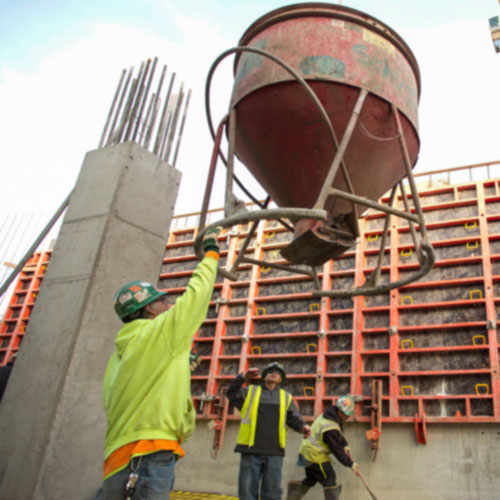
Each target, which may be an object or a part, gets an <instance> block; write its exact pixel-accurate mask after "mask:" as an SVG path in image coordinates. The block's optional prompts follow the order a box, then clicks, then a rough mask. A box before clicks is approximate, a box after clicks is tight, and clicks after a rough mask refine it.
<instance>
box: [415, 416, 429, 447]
mask: <svg viewBox="0 0 500 500" xmlns="http://www.w3.org/2000/svg"><path fill="white" fill-rule="evenodd" d="M415 433H416V434H417V443H418V444H427V425H426V422H425V413H417V414H415Z"/></svg>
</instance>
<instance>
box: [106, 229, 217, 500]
mask: <svg viewBox="0 0 500 500" xmlns="http://www.w3.org/2000/svg"><path fill="white" fill-rule="evenodd" d="M220 230H221V228H213V229H210V230H208V231H207V233H206V234H205V236H204V238H203V250H204V251H205V257H204V258H203V260H202V261H201V262H200V263H199V264H198V265H197V266H196V269H195V270H194V272H193V275H192V277H191V279H190V280H189V283H188V284H187V287H186V291H185V292H184V294H183V295H182V296H181V297H179V298H178V299H177V301H176V302H175V305H173V306H169V305H168V304H167V302H166V297H165V295H166V292H162V291H159V290H157V289H156V288H155V287H154V286H153V285H152V284H151V283H147V282H144V281H133V282H131V283H129V284H127V285H125V286H123V287H122V288H120V289H119V290H118V292H117V293H116V295H115V299H114V300H115V302H114V308H115V311H116V313H117V315H118V317H119V318H120V319H121V320H122V321H123V323H124V325H123V326H122V328H121V330H120V331H119V332H118V335H117V337H116V339H115V346H116V350H115V352H114V354H113V355H112V356H111V358H110V360H109V363H108V366H107V369H106V374H105V376H104V387H103V403H104V409H105V410H106V416H107V421H108V428H107V431H106V441H105V450H104V452H105V461H104V482H103V500H124V498H131V497H132V495H133V498H134V500H153V499H154V500H157V499H160V498H161V499H168V498H169V496H170V491H171V490H172V488H173V484H174V467H175V462H176V460H177V459H178V458H181V457H182V456H183V455H184V451H183V449H182V447H181V445H182V444H183V443H184V442H185V441H186V440H187V439H188V438H189V437H190V436H191V434H192V433H193V431H194V427H195V418H196V414H195V410H194V408H193V405H192V402H191V388H190V363H189V356H190V351H191V343H192V339H193V336H194V334H195V333H196V331H197V330H198V329H199V327H200V326H201V324H202V322H203V320H204V319H205V316H206V314H207V310H208V307H209V303H210V299H211V297H212V292H213V287H214V283H215V278H216V274H217V267H218V262H219V247H218V244H217V235H218V234H219V232H220ZM134 492H135V493H134Z"/></svg>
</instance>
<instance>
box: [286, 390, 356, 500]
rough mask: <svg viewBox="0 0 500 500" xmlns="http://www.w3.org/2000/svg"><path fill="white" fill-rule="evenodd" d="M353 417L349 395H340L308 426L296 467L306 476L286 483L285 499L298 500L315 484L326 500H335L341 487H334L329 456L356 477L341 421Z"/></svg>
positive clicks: (333, 474) (351, 401)
mask: <svg viewBox="0 0 500 500" xmlns="http://www.w3.org/2000/svg"><path fill="white" fill-rule="evenodd" d="M353 414H354V399H353V398H352V396H349V395H347V396H341V397H340V398H338V399H337V401H336V403H335V405H334V406H329V407H328V408H326V410H325V411H324V412H323V414H322V415H320V416H319V417H318V418H317V419H316V420H315V421H314V423H313V424H312V426H311V435H310V436H309V437H308V438H307V439H303V440H302V444H301V446H300V450H299V463H298V464H299V465H302V466H304V467H305V472H306V477H305V479H303V480H302V481H290V482H289V483H288V494H287V500H301V499H302V497H303V496H304V495H305V494H306V493H307V492H308V491H309V488H311V487H312V486H314V485H315V484H316V483H318V482H319V483H320V484H321V485H322V486H323V492H324V496H325V500H338V498H339V497H340V491H341V489H342V486H341V485H338V484H337V480H336V475H335V471H334V469H333V466H332V463H331V461H330V457H329V454H330V453H332V454H333V455H334V456H335V458H336V459H337V460H338V461H339V462H340V463H341V464H342V465H344V466H345V467H349V468H351V469H352V470H353V471H354V473H355V474H356V475H358V474H359V465H358V464H357V463H356V462H354V461H353V459H352V454H351V449H350V448H349V445H348V443H347V440H346V438H345V437H344V426H343V424H344V422H346V421H347V420H349V418H350V417H351V416H352V415H353Z"/></svg>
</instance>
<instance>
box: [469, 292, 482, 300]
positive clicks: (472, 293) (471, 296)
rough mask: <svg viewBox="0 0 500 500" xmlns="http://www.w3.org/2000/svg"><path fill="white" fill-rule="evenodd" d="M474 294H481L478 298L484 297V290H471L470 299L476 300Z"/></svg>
mask: <svg viewBox="0 0 500 500" xmlns="http://www.w3.org/2000/svg"><path fill="white" fill-rule="evenodd" d="M474 295H479V297H476V298H477V299H482V298H483V291H482V290H471V291H470V292H469V298H470V300H474Z"/></svg>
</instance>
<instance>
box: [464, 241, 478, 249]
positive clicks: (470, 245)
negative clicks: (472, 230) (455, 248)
mask: <svg viewBox="0 0 500 500" xmlns="http://www.w3.org/2000/svg"><path fill="white" fill-rule="evenodd" d="M465 246H466V247H467V250H474V249H475V248H478V247H479V241H477V240H476V241H468V242H467V243H466V244H465Z"/></svg>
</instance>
